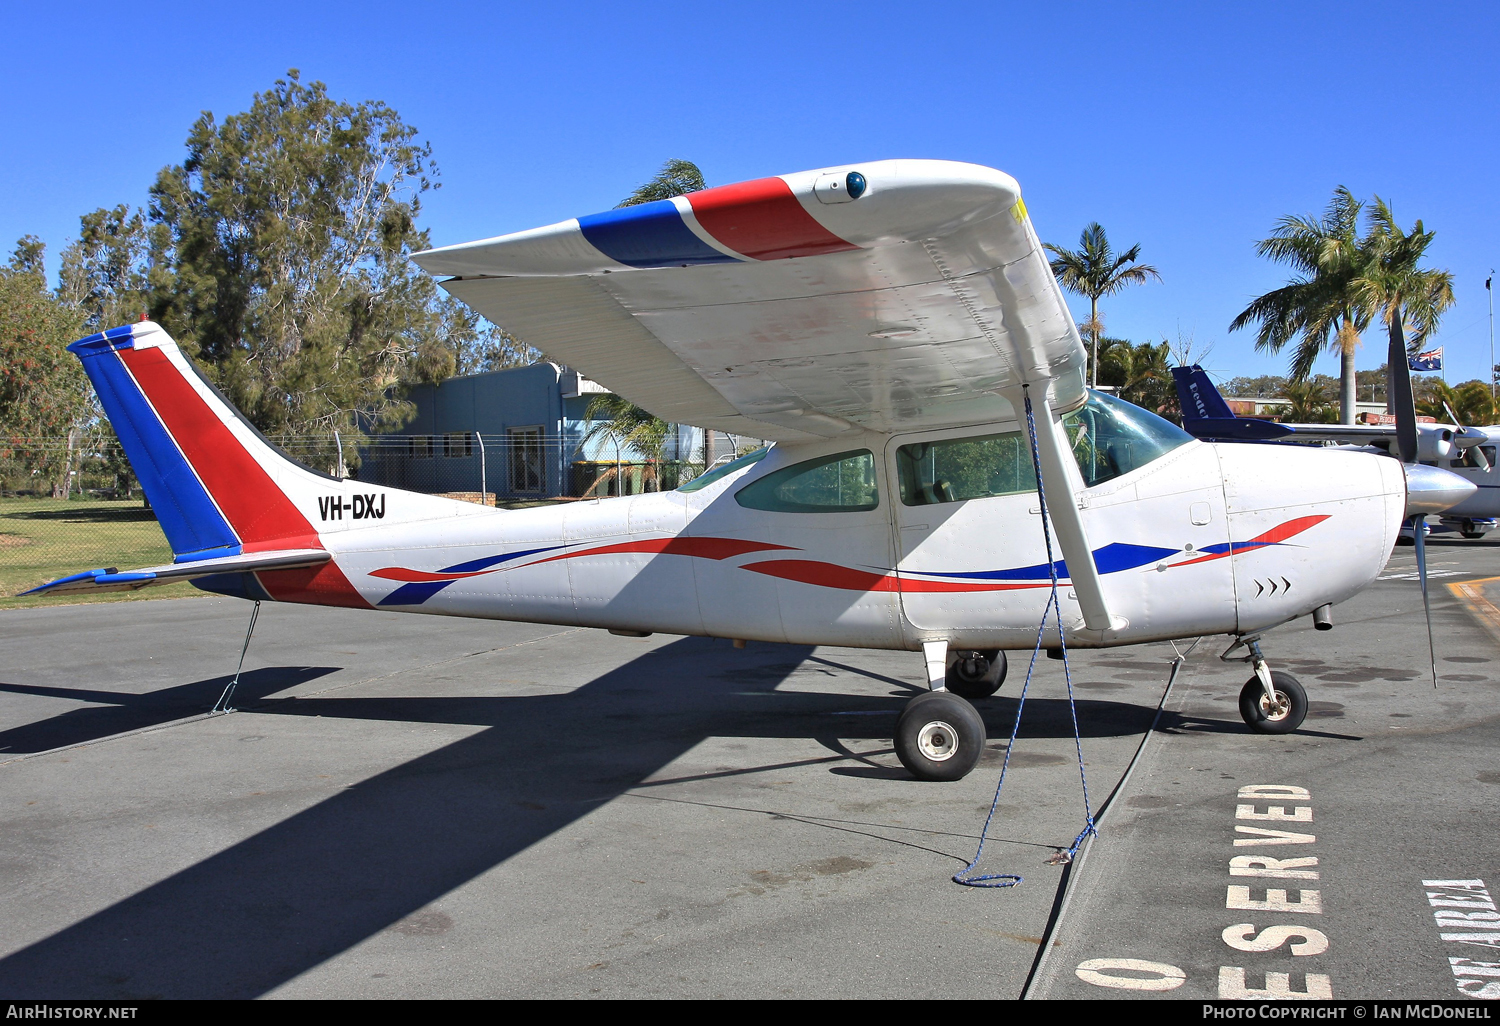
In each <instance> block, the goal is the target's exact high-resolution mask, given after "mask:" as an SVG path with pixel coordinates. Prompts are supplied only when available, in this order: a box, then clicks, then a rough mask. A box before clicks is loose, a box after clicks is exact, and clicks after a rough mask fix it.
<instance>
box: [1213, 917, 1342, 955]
mask: <svg viewBox="0 0 1500 1026" xmlns="http://www.w3.org/2000/svg"><path fill="white" fill-rule="evenodd" d="M1252 933H1255V927H1254V926H1252V925H1251V924H1249V923H1236V924H1235V925H1234V926H1226V927H1224V934H1223V936H1224V943H1225V944H1228V945H1229V946H1230V947H1231V948H1234V949H1235V950H1236V951H1275V950H1276V949H1277V948H1279V947H1281V946H1282V945H1283V944H1285V943H1286V942H1287V941H1289V940H1291V939H1292V938H1293V937H1297V938H1300V939H1299V940H1298V941H1297V942H1296V943H1295V944H1293V945H1292V947H1291V952H1292V954H1294V955H1321V954H1322V953H1323V952H1325V951H1327V950H1328V935H1327V934H1325V933H1324V932H1323V931H1322V930H1314V929H1313V928H1312V927H1310V926H1268V927H1266V928H1265V929H1264V930H1262V931H1260V933H1259V934H1256V936H1254V937H1252V936H1250V935H1251V934H1252Z"/></svg>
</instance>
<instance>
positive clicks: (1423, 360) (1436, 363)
mask: <svg viewBox="0 0 1500 1026" xmlns="http://www.w3.org/2000/svg"><path fill="white" fill-rule="evenodd" d="M1406 363H1407V366H1409V367H1410V368H1411V369H1412V370H1414V371H1440V370H1442V369H1443V347H1442V346H1438V347H1437V348H1436V349H1429V350H1427V352H1425V353H1418V354H1417V355H1416V356H1409V357H1407V358H1406Z"/></svg>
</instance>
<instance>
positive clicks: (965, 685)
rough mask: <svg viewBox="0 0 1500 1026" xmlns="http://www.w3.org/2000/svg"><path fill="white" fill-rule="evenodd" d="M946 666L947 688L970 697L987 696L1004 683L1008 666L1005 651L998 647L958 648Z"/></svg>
mask: <svg viewBox="0 0 1500 1026" xmlns="http://www.w3.org/2000/svg"><path fill="white" fill-rule="evenodd" d="M954 654H955V655H956V656H957V658H956V659H955V660H954V661H953V663H952V665H950V666H949V667H948V678H947V685H948V690H949V691H951V692H953V693H954V694H955V695H959V696H961V697H963V698H967V699H970V700H971V701H972V700H973V699H976V698H989V697H990V696H991V695H993V694H994V693H995V692H996V691H999V690H1000V685H1001V684H1003V683H1005V671H1006V670H1007V669H1008V666H1007V664H1006V661H1005V653H1004V652H1002V651H1000V650H999V649H988V650H985V651H974V650H973V649H960V650H959V651H958V652H956V653H954Z"/></svg>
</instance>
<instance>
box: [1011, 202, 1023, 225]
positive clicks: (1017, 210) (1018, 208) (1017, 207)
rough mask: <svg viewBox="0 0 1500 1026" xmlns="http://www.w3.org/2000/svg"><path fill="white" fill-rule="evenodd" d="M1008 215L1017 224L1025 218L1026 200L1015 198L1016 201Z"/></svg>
mask: <svg viewBox="0 0 1500 1026" xmlns="http://www.w3.org/2000/svg"><path fill="white" fill-rule="evenodd" d="M1010 216H1011V217H1014V218H1015V219H1016V223H1017V224H1020V223H1021V222H1022V221H1024V220H1026V201H1025V200H1023V199H1020V198H1017V199H1016V202H1015V203H1014V204H1013V205H1012V206H1011V208H1010Z"/></svg>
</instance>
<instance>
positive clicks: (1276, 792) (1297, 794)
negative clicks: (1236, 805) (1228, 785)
mask: <svg viewBox="0 0 1500 1026" xmlns="http://www.w3.org/2000/svg"><path fill="white" fill-rule="evenodd" d="M1240 797H1241V798H1286V799H1288V800H1290V801H1294V802H1310V801H1312V792H1311V791H1309V790H1308V789H1307V788H1305V787H1293V786H1292V785H1291V784H1246V785H1245V786H1244V787H1242V788H1240Z"/></svg>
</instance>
